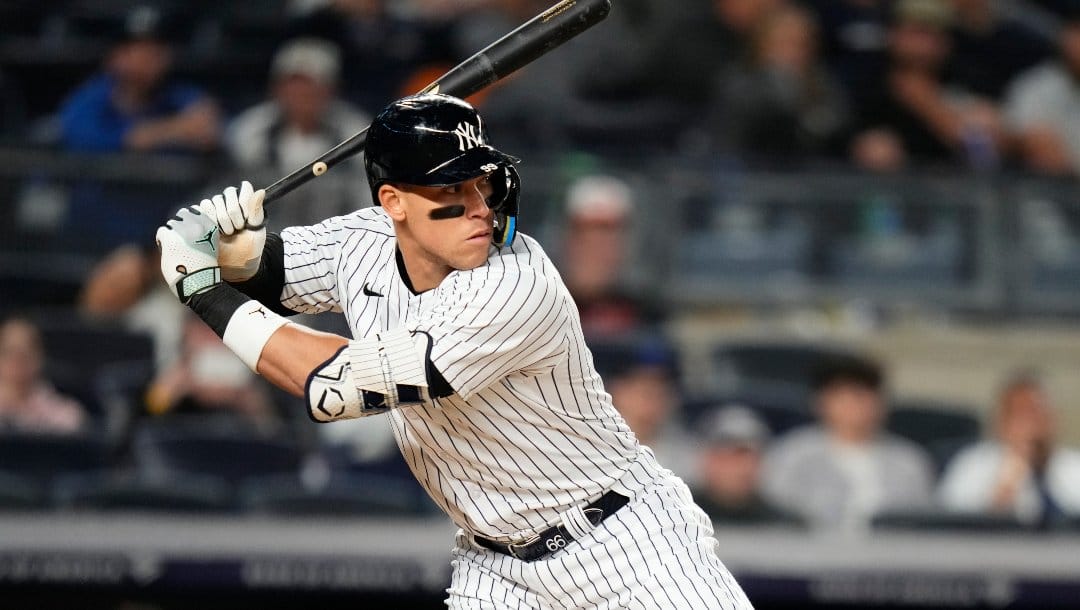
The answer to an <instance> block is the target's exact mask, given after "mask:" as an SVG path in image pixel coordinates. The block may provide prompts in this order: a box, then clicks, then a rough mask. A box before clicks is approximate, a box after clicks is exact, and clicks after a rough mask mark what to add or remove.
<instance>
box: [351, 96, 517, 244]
mask: <svg viewBox="0 0 1080 610" xmlns="http://www.w3.org/2000/svg"><path fill="white" fill-rule="evenodd" d="M518 161H519V159H517V158H515V157H511V156H510V155H507V154H504V153H502V152H500V151H498V150H496V149H495V148H493V147H492V146H490V145H489V144H488V139H487V132H486V130H485V129H484V123H483V121H482V120H481V119H480V115H479V114H477V113H476V109H475V108H473V107H472V106H470V105H469V104H468V103H467V102H465V101H464V100H461V99H458V98H456V97H451V96H449V95H442V94H438V93H423V94H420V95H414V96H411V97H406V98H403V99H400V100H398V101H396V102H393V103H391V104H390V105H389V106H387V107H386V108H385V109H384V110H383V111H382V112H380V113H379V115H378V116H376V117H375V121H374V122H373V123H372V124H371V128H370V129H368V135H367V144H366V146H365V148H364V165H365V167H366V168H367V176H368V183H369V184H370V185H371V195H372V198H373V199H374V201H375V202H376V203H377V202H378V201H379V187H380V186H382V185H384V184H412V185H417V186H446V185H450V184H457V183H458V182H463V181H465V180H469V179H471V178H476V177H478V176H483V175H484V174H492V180H491V183H492V185H493V187H494V192H493V193H492V195H491V197H489V198H488V201H487V204H488V207H490V208H491V209H492V210H494V211H495V230H494V233H493V234H492V238H491V240H492V242H493V243H494V244H495V245H496V246H509V245H510V244H511V243H512V242H513V240H514V233H515V228H516V223H517V210H518V197H519V193H520V190H521V180H520V178H519V177H518V173H517V170H516V169H514V164H515V163H517V162H518Z"/></svg>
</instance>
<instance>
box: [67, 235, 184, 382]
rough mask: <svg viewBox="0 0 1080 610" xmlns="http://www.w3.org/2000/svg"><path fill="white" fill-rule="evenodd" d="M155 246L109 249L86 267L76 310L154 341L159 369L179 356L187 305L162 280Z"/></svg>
mask: <svg viewBox="0 0 1080 610" xmlns="http://www.w3.org/2000/svg"><path fill="white" fill-rule="evenodd" d="M159 254H160V252H159V251H158V248H157V245H155V244H149V245H147V246H146V247H140V246H138V245H135V244H128V245H125V246H120V247H119V248H117V249H115V250H113V251H112V252H110V253H109V254H108V255H106V256H105V257H104V258H102V259H101V260H100V261H99V262H98V263H97V265H95V266H94V268H93V269H92V270H91V271H90V275H89V277H88V278H87V280H86V283H85V284H84V285H83V288H82V291H81V292H80V294H79V299H78V309H79V312H80V313H82V314H85V315H86V316H87V317H89V318H91V319H95V320H105V321H113V322H119V323H120V324H122V325H123V326H124V327H125V328H127V329H129V330H132V331H137V332H144V333H147V334H148V335H150V337H151V338H152V340H153V342H154V365H155V368H156V369H157V370H162V369H164V368H165V367H167V366H169V365H171V364H172V363H173V362H174V361H175V360H176V358H178V357H179V354H180V337H181V335H182V332H183V326H184V319H185V314H186V312H187V309H186V308H185V307H183V306H182V305H180V304H179V303H178V302H177V300H176V297H174V296H173V295H172V293H171V292H169V288H168V286H166V285H165V283H164V282H162V281H161V275H160V274H161V263H160V258H159Z"/></svg>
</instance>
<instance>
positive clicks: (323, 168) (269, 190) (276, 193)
mask: <svg viewBox="0 0 1080 610" xmlns="http://www.w3.org/2000/svg"><path fill="white" fill-rule="evenodd" d="M367 132H368V128H367V127H365V128H364V129H363V130H362V131H360V132H359V133H357V134H356V135H354V136H352V137H351V138H349V139H348V140H345V141H344V142H342V143H341V144H338V145H337V146H335V147H333V148H331V149H330V150H328V151H326V153H325V154H324V155H322V156H321V157H319V158H318V159H315V160H314V161H312V162H311V163H309V164H307V165H305V166H304V167H301V168H300V169H298V170H296V171H294V172H293V173H291V174H289V175H288V176H285V177H284V178H282V179H280V180H278V181H277V182H275V183H273V184H271V185H270V186H268V187H266V198H265V199H263V205H266V204H267V203H270V202H271V201H274V200H277V199H280V198H282V197H284V196H285V195H287V194H289V193H291V192H292V191H293V190H295V189H296V188H297V187H299V186H300V185H302V184H304V183H305V182H307V181H309V180H313V179H315V178H318V177H319V176H322V175H323V174H325V173H326V172H327V170H329V169H330V168H331V167H334V166H335V165H337V164H338V163H340V162H342V161H344V160H345V159H348V158H349V157H352V156H353V155H355V154H356V153H358V152H360V151H362V150H364V144H365V143H366V142H367Z"/></svg>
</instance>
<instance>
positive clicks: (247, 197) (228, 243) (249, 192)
mask: <svg viewBox="0 0 1080 610" xmlns="http://www.w3.org/2000/svg"><path fill="white" fill-rule="evenodd" d="M265 196H266V191H265V190H264V189H259V190H257V191H256V190H255V189H254V188H253V187H252V186H251V183H250V182H248V181H247V180H245V181H244V182H243V183H241V185H240V190H239V191H237V189H236V187H234V186H230V187H229V188H227V189H225V190H224V191H223V192H222V193H221V194H220V195H214V196H213V197H212V198H211V199H204V200H203V201H202V204H201V205H202V207H203V208H206V209H211V210H213V215H214V219H215V220H216V221H217V225H218V228H219V229H220V230H221V239H220V243H219V246H220V247H219V249H218V257H217V258H218V265H220V266H221V277H222V279H224V280H225V281H227V282H242V281H244V280H249V279H251V277H252V276H253V275H255V273H256V272H257V271H258V270H259V263H260V262H261V261H262V252H263V246H264V245H265V244H266V216H265V215H264V214H263V198H264V197H265Z"/></svg>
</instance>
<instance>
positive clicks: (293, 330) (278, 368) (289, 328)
mask: <svg viewBox="0 0 1080 610" xmlns="http://www.w3.org/2000/svg"><path fill="white" fill-rule="evenodd" d="M347 343H348V341H347V340H346V339H345V338H344V337H341V336H339V335H334V334H330V333H323V332H318V331H314V330H311V329H309V328H305V327H302V326H299V325H296V324H287V325H285V326H282V327H281V328H280V329H278V330H277V332H275V333H274V334H273V335H272V336H271V337H270V340H269V341H267V342H266V345H265V346H264V347H263V349H262V353H261V354H260V356H259V361H258V362H259V364H258V369H257V370H258V373H259V374H260V375H262V376H263V377H265V378H266V379H267V380H268V381H270V383H273V384H274V385H276V386H277V387H279V388H281V389H282V390H285V391H286V392H288V393H290V394H292V395H294V396H301V397H302V396H304V385H305V384H306V383H307V379H308V377H310V376H311V373H312V371H314V370H315V369H316V368H317V367H319V365H321V364H322V363H324V362H326V361H327V360H329V359H330V358H332V357H333V356H334V354H336V353H337V352H338V351H339V350H340V349H341V348H342V347H344V346H345V345H346V344H347Z"/></svg>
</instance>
